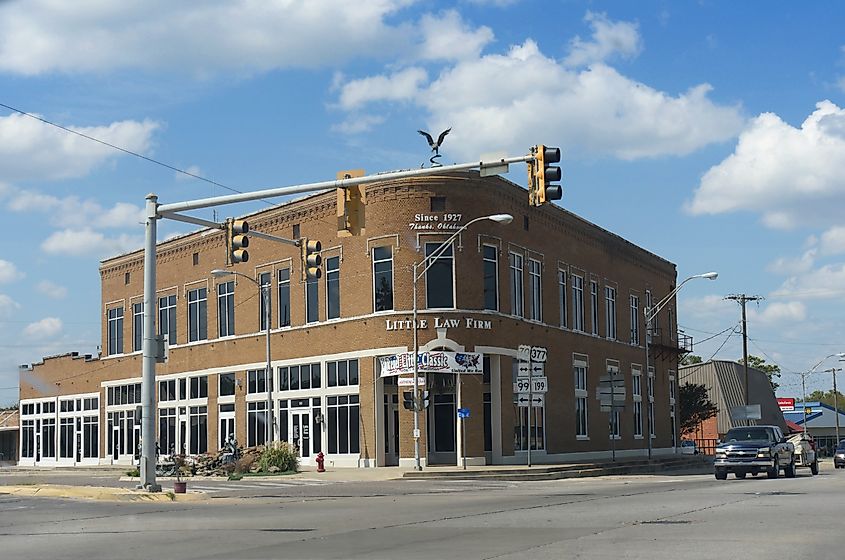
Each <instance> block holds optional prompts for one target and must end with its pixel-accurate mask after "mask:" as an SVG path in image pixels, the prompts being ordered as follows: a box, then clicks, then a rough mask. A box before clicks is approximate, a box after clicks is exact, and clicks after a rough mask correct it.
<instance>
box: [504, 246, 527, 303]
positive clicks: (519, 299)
mask: <svg viewBox="0 0 845 560" xmlns="http://www.w3.org/2000/svg"><path fill="white" fill-rule="evenodd" d="M508 265H509V266H510V271H511V314H512V315H515V316H517V317H524V316H525V310H524V309H523V300H524V294H523V286H522V255H519V254H517V253H508Z"/></svg>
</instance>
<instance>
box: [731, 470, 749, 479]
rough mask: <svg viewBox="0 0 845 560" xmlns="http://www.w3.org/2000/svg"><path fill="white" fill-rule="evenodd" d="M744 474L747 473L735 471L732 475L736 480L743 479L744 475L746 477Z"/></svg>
mask: <svg viewBox="0 0 845 560" xmlns="http://www.w3.org/2000/svg"><path fill="white" fill-rule="evenodd" d="M746 474H748V473H746V472H745V471H736V472H735V473H734V475H735V476H736V477H737V478H745V475H746Z"/></svg>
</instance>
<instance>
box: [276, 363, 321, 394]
mask: <svg viewBox="0 0 845 560" xmlns="http://www.w3.org/2000/svg"><path fill="white" fill-rule="evenodd" d="M320 384H321V382H320V364H319V363H315V364H302V365H299V366H283V367H280V368H279V390H280V391H297V390H299V389H319V388H320Z"/></svg>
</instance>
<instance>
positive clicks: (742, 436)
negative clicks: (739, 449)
mask: <svg viewBox="0 0 845 560" xmlns="http://www.w3.org/2000/svg"><path fill="white" fill-rule="evenodd" d="M761 439H764V440H767V439H769V431H768V430H767V429H766V428H755V427H750V428H732V429H730V430H728V433H727V434H726V435H725V441H750V440H761Z"/></svg>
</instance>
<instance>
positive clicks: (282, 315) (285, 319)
mask: <svg viewBox="0 0 845 560" xmlns="http://www.w3.org/2000/svg"><path fill="white" fill-rule="evenodd" d="M277 275H278V278H279V326H280V327H289V326H290V269H289V268H282V269H279V271H278V273H277Z"/></svg>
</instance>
